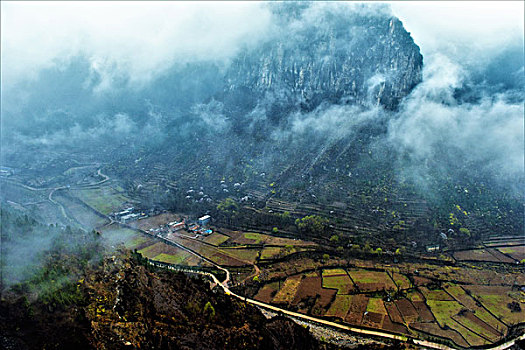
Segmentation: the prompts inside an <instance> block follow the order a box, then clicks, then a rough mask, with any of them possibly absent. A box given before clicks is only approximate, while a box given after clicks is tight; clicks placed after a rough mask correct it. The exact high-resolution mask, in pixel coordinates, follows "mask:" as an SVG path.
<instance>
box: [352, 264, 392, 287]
mask: <svg viewBox="0 0 525 350" xmlns="http://www.w3.org/2000/svg"><path fill="white" fill-rule="evenodd" d="M348 274H349V275H350V277H352V280H353V281H354V282H355V284H356V285H357V287H358V288H359V290H360V291H363V292H373V291H379V290H382V289H385V290H396V285H395V284H394V282H393V281H392V279H391V278H390V277H389V276H388V275H387V274H386V272H384V271H371V270H363V269H349V270H348Z"/></svg>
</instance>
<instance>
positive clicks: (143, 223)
mask: <svg viewBox="0 0 525 350" xmlns="http://www.w3.org/2000/svg"><path fill="white" fill-rule="evenodd" d="M180 219H181V216H180V215H178V214H173V213H162V214H159V215H155V216H150V217H149V218H146V219H142V220H137V221H133V222H131V225H132V226H134V227H137V228H139V229H141V230H145V231H147V230H149V229H151V228H158V227H159V226H160V225H165V224H167V223H168V222H172V221H179V220H180Z"/></svg>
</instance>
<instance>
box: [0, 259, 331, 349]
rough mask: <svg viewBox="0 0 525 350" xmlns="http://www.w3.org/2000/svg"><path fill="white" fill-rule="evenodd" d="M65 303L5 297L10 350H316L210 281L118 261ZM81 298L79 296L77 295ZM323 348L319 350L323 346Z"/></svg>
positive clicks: (0, 340) (4, 340) (1, 337)
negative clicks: (75, 296)
mask: <svg viewBox="0 0 525 350" xmlns="http://www.w3.org/2000/svg"><path fill="white" fill-rule="evenodd" d="M76 288H77V291H78V293H79V295H81V297H80V298H77V299H76V300H75V301H74V302H72V303H68V305H65V304H64V305H57V304H56V303H55V304H54V305H51V304H49V303H45V302H42V301H41V300H36V301H29V300H28V298H27V296H21V295H22V294H20V292H17V293H16V294H14V292H10V293H9V294H4V296H3V299H2V302H1V309H0V311H1V312H0V321H1V322H0V344H1V347H2V348H5V349H43V348H45V349H72V348H75V349H120V348H125V349H130V348H140V349H318V348H319V347H320V345H319V344H318V342H317V341H316V340H315V339H313V338H312V336H311V335H310V334H309V332H308V330H307V329H305V328H303V327H301V326H299V325H297V324H295V323H293V322H292V321H290V320H287V319H285V318H280V317H277V318H274V319H271V320H267V319H266V318H265V317H264V316H263V315H262V314H261V313H260V311H258V310H257V309H256V308H254V307H252V306H249V305H246V304H244V303H242V302H239V301H236V300H233V299H232V298H230V297H228V296H226V295H224V294H222V293H219V292H217V293H215V292H213V291H210V290H209V285H208V282H205V281H202V280H196V279H192V278H189V277H187V276H185V275H183V274H176V273H172V272H168V271H163V270H157V271H149V270H148V269H147V268H146V267H145V266H142V265H140V264H139V263H138V262H137V260H136V259H133V258H126V257H113V258H111V259H107V260H105V261H104V262H103V264H102V265H101V266H100V267H99V268H97V269H96V270H94V271H91V272H88V273H87V274H86V276H85V278H82V279H80V280H79V281H78V283H77V286H76ZM74 293H76V292H74ZM321 348H322V347H321Z"/></svg>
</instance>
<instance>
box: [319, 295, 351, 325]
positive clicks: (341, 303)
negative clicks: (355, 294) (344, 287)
mask: <svg viewBox="0 0 525 350" xmlns="http://www.w3.org/2000/svg"><path fill="white" fill-rule="evenodd" d="M351 304H352V295H337V296H336V297H335V300H334V301H333V302H332V305H330V309H328V311H327V312H326V314H325V316H333V317H339V318H341V319H344V318H345V316H346V314H347V313H348V310H349V309H350V305H351Z"/></svg>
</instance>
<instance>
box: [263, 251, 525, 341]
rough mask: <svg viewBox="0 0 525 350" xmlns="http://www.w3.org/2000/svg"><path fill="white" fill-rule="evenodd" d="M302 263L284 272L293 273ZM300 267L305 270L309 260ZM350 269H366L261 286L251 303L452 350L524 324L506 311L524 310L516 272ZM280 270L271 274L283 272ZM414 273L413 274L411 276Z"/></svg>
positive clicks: (300, 276) (315, 274)
mask: <svg viewBox="0 0 525 350" xmlns="http://www.w3.org/2000/svg"><path fill="white" fill-rule="evenodd" d="M300 261H302V260H301V259H299V260H298V261H297V262H295V263H293V264H292V263H291V262H288V265H293V266H296V267H295V269H298V266H301V263H300ZM304 263H305V266H306V265H308V264H310V265H311V262H308V260H305V262H304ZM352 263H353V265H354V266H356V265H362V266H369V267H368V268H356V267H346V268H345V267H338V268H334V267H331V268H324V269H319V270H316V271H311V272H308V273H296V274H292V275H290V276H287V277H286V278H285V279H284V280H282V281H281V282H280V283H279V284H278V283H275V282H273V283H272V284H263V286H262V288H261V289H260V290H259V291H258V293H257V298H259V300H270V302H271V303H277V304H280V305H287V307H289V308H294V309H297V310H298V311H299V312H302V313H305V314H309V315H317V316H326V317H331V318H334V319H336V320H339V322H344V323H349V324H353V325H358V326H366V327H371V328H376V329H384V330H388V331H390V332H395V333H400V334H412V335H414V334H416V335H418V336H419V337H422V338H425V337H431V338H433V339H441V341H442V342H443V343H446V344H448V345H450V346H452V347H456V348H457V347H465V348H469V347H474V346H483V345H488V344H493V343H495V342H497V341H499V340H500V339H502V338H503V337H504V336H505V335H506V334H507V331H508V325H511V324H517V323H519V322H522V321H523V319H524V318H523V317H524V311H520V312H518V311H516V310H517V306H513V308H514V309H512V308H511V304H512V303H514V304H513V305H520V306H521V309H522V310H525V294H524V293H522V292H521V291H519V289H518V288H517V287H515V288H513V285H514V284H515V282H516V281H518V282H519V281H521V277H520V273H518V272H517V271H515V272H510V271H509V272H508V273H498V274H496V275H495V274H493V272H494V271H492V270H481V269H479V268H478V269H475V268H472V267H457V266H446V265H445V266H436V265H433V266H432V265H428V264H411V265H410V266H408V265H404V264H399V265H397V266H394V267H392V266H390V265H388V266H385V267H384V268H383V270H381V269H380V267H381V264H377V263H376V264H365V263H364V262H359V261H352ZM282 264H285V263H282ZM282 264H278V265H276V266H275V268H279V269H282V268H283V266H285V265H282ZM310 265H308V266H310ZM412 265H413V266H412ZM314 266H315V265H314ZM410 268H412V270H410ZM416 268H417V270H418V272H417V274H418V275H414V272H415V270H416ZM427 269H428V271H432V276H433V277H432V279H429V278H425V277H422V276H419V273H420V272H422V271H426V270H427ZM270 275H271V276H278V274H277V273H275V274H269V276H270ZM434 276H436V277H440V278H441V282H439V283H437V282H436V279H435V278H436V277H434ZM409 277H410V278H409ZM448 278H457V279H458V280H467V281H469V283H471V282H473V281H479V280H484V281H488V282H487V283H489V285H478V284H456V283H452V282H449V281H447V280H446V279H448ZM394 281H395V283H394ZM412 281H413V282H414V283H413V284H412ZM490 283H493V284H490ZM354 285H355V286H357V287H358V288H355V287H353V286H354ZM279 286H280V287H281V288H279ZM398 288H399V289H398ZM398 291H400V292H401V293H400V294H397V293H398ZM271 296H274V297H273V298H272V297H271ZM513 310H514V311H513Z"/></svg>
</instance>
